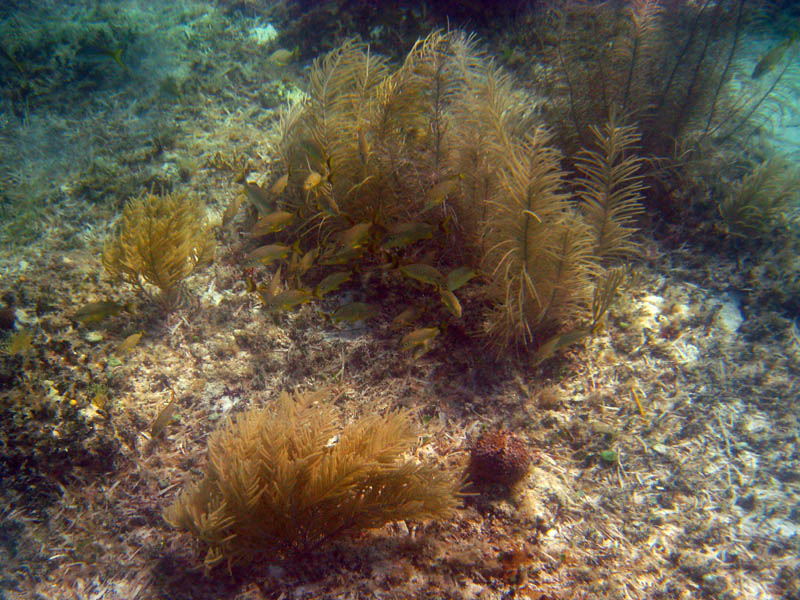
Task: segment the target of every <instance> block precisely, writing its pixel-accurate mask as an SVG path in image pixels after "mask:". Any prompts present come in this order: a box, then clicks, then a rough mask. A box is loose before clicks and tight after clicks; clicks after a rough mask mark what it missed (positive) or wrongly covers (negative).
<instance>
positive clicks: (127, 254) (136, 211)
mask: <svg viewBox="0 0 800 600" xmlns="http://www.w3.org/2000/svg"><path fill="white" fill-rule="evenodd" d="M213 256H214V237H213V235H212V234H211V232H210V227H209V225H208V223H207V221H206V218H205V210H204V208H203V206H202V204H199V203H197V202H194V201H192V200H190V199H189V198H188V197H187V196H186V195H183V194H163V195H159V194H152V193H148V194H143V195H141V196H139V197H136V198H132V199H131V200H130V201H128V203H127V204H126V205H125V209H124V210H123V213H122V218H121V220H120V225H119V232H118V233H117V235H116V236H114V238H112V239H111V240H110V241H109V242H108V243H107V244H106V245H105V248H104V249H103V254H102V263H103V266H104V267H105V269H106V272H107V273H108V274H109V275H111V276H112V277H114V278H117V279H122V280H123V281H125V282H126V283H128V284H130V285H131V286H133V287H134V289H136V290H137V291H138V292H139V293H141V294H142V295H144V296H145V297H147V298H149V299H151V300H153V301H155V302H157V303H158V304H159V305H161V306H162V307H163V308H164V309H167V310H168V309H172V308H175V307H176V306H177V305H178V304H180V302H181V299H182V293H183V283H184V280H185V279H186V278H187V277H188V276H189V275H191V274H192V273H193V272H195V271H196V270H197V269H199V268H200V267H202V266H204V265H207V264H209V263H210V262H211V260H212V259H213Z"/></svg>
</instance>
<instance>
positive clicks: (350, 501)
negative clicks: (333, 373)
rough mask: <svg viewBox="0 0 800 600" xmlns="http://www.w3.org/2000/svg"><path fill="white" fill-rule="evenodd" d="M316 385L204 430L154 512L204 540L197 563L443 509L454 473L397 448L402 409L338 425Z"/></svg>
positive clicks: (408, 434) (404, 438) (409, 436)
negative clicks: (175, 487) (198, 471)
mask: <svg viewBox="0 0 800 600" xmlns="http://www.w3.org/2000/svg"><path fill="white" fill-rule="evenodd" d="M327 401H328V397H327V394H326V393H325V392H314V393H305V394H298V395H295V396H291V395H289V394H287V393H283V394H281V396H280V398H279V399H278V402H277V407H276V408H275V410H270V409H255V410H250V411H248V412H246V413H243V414H241V415H239V416H238V417H237V418H236V419H235V420H233V421H231V422H229V423H228V424H227V425H225V426H224V427H222V428H221V429H219V430H218V431H216V432H215V433H213V434H212V435H211V437H210V439H209V442H208V465H207V468H206V474H205V477H204V479H203V480H202V481H200V482H199V483H198V484H196V485H193V486H191V487H189V488H188V489H187V490H186V491H184V492H183V494H182V495H181V496H180V498H178V500H177V501H176V502H175V503H174V504H173V505H172V506H171V507H169V508H168V509H167V510H166V511H165V513H164V518H165V519H166V520H167V522H169V523H170V524H171V525H173V526H174V527H177V528H178V529H183V530H186V531H189V532H191V533H192V534H193V535H194V536H195V537H197V539H198V540H200V541H201V542H202V543H203V544H204V546H205V547H207V548H208V550H207V553H206V556H205V560H204V564H205V567H206V568H207V569H211V568H213V567H215V566H216V565H219V564H220V563H223V562H227V564H228V566H229V567H230V566H231V565H233V564H239V563H247V562H250V561H253V560H255V559H256V558H258V557H268V558H270V559H274V558H276V557H286V556H291V555H295V554H297V553H302V552H307V551H309V550H311V549H313V548H315V547H316V546H318V545H319V544H321V543H323V542H326V541H328V540H330V539H333V538H336V537H338V536H341V535H344V534H346V533H352V532H357V531H360V530H364V529H369V528H375V527H380V526H382V525H384V524H386V523H389V522H392V521H398V520H404V519H411V520H423V519H444V518H447V517H449V516H451V515H453V513H454V511H455V509H456V508H457V507H458V505H459V504H460V499H459V498H460V496H459V494H460V489H461V486H462V483H463V481H462V478H461V476H460V475H457V474H455V473H453V472H450V471H447V470H442V469H440V468H438V467H436V466H434V465H431V464H423V463H419V462H417V461H415V460H413V459H410V458H407V453H408V451H409V450H411V449H412V447H413V446H414V444H415V442H416V440H417V433H416V432H415V431H414V428H413V427H412V424H411V420H410V418H409V415H408V413H404V412H390V413H388V414H386V415H384V416H371V417H366V418H363V419H361V420H358V421H356V422H354V423H351V424H349V425H347V426H345V427H344V428H341V427H339V425H338V423H337V421H338V419H337V415H336V412H335V410H334V409H333V407H331V406H330V404H327Z"/></svg>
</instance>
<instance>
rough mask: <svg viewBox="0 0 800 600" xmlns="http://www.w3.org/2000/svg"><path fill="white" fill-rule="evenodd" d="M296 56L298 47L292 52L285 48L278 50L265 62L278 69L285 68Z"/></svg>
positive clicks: (298, 52)
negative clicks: (276, 66)
mask: <svg viewBox="0 0 800 600" xmlns="http://www.w3.org/2000/svg"><path fill="white" fill-rule="evenodd" d="M298 54H300V47H299V46H295V47H294V50H287V49H286V48H278V49H277V50H275V52H273V53H272V54H270V55H269V56H268V57H267V62H271V63H272V64H275V65H278V66H279V67H285V66H286V65H288V64H289V63H290V62H292V61H293V60H294V59H295V58H297V56H298Z"/></svg>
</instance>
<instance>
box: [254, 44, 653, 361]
mask: <svg viewBox="0 0 800 600" xmlns="http://www.w3.org/2000/svg"><path fill="white" fill-rule="evenodd" d="M536 106H537V104H536V101H535V99H534V98H533V97H532V96H530V95H529V94H527V93H525V92H524V91H522V90H520V89H518V88H516V87H515V86H514V84H513V82H512V80H511V78H510V76H508V74H506V73H504V72H503V71H502V70H501V69H500V68H498V67H497V66H496V65H494V64H493V63H492V62H491V61H490V60H488V59H487V58H485V57H484V56H482V55H481V54H480V52H478V51H477V49H476V47H475V44H474V41H473V40H472V39H471V38H469V37H468V36H466V35H464V34H462V33H460V32H448V33H443V32H434V33H432V34H430V35H429V36H428V37H427V38H425V39H424V40H421V41H419V42H418V43H417V44H416V45H415V46H414V48H413V49H412V50H411V52H410V53H409V54H408V56H407V57H406V59H405V61H404V63H403V64H402V66H401V67H399V68H397V69H392V68H391V67H390V66H389V65H388V63H387V61H386V59H384V58H383V57H380V56H378V55H376V54H375V53H373V52H371V51H370V50H369V48H368V47H366V46H364V45H361V44H357V43H355V42H352V41H350V42H346V43H345V44H343V45H342V46H341V47H340V48H338V49H336V50H334V51H332V52H331V53H329V54H328V55H326V56H324V57H322V58H320V59H318V60H317V61H315V63H314V65H313V67H312V70H311V74H310V81H309V90H308V98H307V99H306V100H304V101H301V102H299V103H296V104H295V105H293V106H291V107H289V108H288V109H287V110H286V111H285V113H284V115H283V118H282V121H281V140H280V142H279V143H278V147H277V149H278V154H279V156H280V158H281V161H282V172H279V173H278V174H277V177H276V178H275V180H274V181H273V183H272V184H271V185H270V186H268V187H267V186H265V187H264V189H263V190H262V192H263V195H265V196H267V197H270V198H271V202H258V203H254V204H255V205H256V208H257V209H259V211H260V219H259V220H258V222H257V223H256V224H255V226H254V227H253V229H252V231H251V233H252V235H253V237H255V238H256V239H258V240H261V241H262V243H263V244H264V245H262V246H259V247H258V248H256V249H255V250H253V251H252V252H251V253H250V254H249V255H248V260H249V261H250V263H251V264H252V263H253V262H255V263H258V262H261V263H263V264H271V263H273V262H277V263H278V264H279V265H280V268H279V269H278V271H277V272H276V273H275V274H274V275H273V277H272V281H271V283H270V285H269V286H264V287H260V288H257V287H255V286H253V287H252V289H253V290H254V291H257V292H258V293H259V294H260V295H261V298H262V300H263V301H264V304H265V305H266V306H267V308H269V309H270V310H283V309H288V308H292V307H294V306H297V305H299V304H303V303H306V302H311V301H315V300H317V299H318V298H321V297H322V296H324V295H326V294H328V293H330V292H333V291H335V290H336V289H337V288H338V287H340V286H342V285H344V284H346V283H347V284H348V285H351V284H353V283H357V282H360V281H368V280H370V279H371V278H375V280H381V281H385V282H388V283H389V284H390V285H396V286H400V287H401V288H407V289H411V290H419V291H421V292H422V294H421V297H423V298H425V299H427V300H423V301H422V302H421V303H420V305H419V306H417V307H416V309H417V316H418V315H419V314H422V313H425V314H427V315H428V318H429V320H430V319H431V315H434V317H433V318H437V317H436V316H435V315H437V314H438V315H439V316H438V322H428V323H422V325H424V326H423V327H420V328H418V329H413V330H411V331H410V332H409V333H406V334H405V337H404V338H403V339H404V342H403V346H405V347H407V348H409V349H412V350H414V351H415V354H421V353H423V352H424V351H426V350H427V349H428V348H429V347H430V345H431V343H432V340H433V339H434V338H435V337H436V335H437V334H438V333H439V332H440V331H441V330H443V329H445V328H446V327H447V326H448V323H451V322H452V321H453V320H454V319H455V320H457V319H460V318H461V317H462V315H463V314H464V312H463V302H462V299H463V298H464V294H467V295H470V294H476V295H478V296H480V297H481V298H482V299H483V306H484V307H488V310H486V313H485V314H484V315H483V317H480V318H483V319H484V322H485V323H484V325H483V326H482V327H483V329H482V333H481V335H482V336H483V337H485V338H486V339H488V340H489V341H491V342H492V343H493V344H494V345H495V346H496V347H497V348H498V349H499V348H504V349H505V348H507V347H508V346H509V345H511V346H517V347H522V348H529V349H537V348H538V349H546V347H547V346H546V345H547V344H548V343H549V344H550V346H551V347H552V346H554V345H556V346H557V345H558V344H559V340H560V341H562V342H564V343H567V342H568V341H569V342H571V341H575V340H576V339H580V337H582V336H584V335H588V333H589V332H590V331H591V330H592V329H593V328H594V327H596V326H597V324H598V323H599V322H600V320H601V318H602V316H603V314H604V313H605V312H606V310H607V309H608V306H609V304H610V302H611V300H612V299H613V296H614V292H615V291H616V289H617V288H618V286H619V285H620V283H621V281H622V276H621V272H620V271H619V269H618V268H617V266H618V265H620V264H622V263H623V262H624V261H625V260H626V259H627V258H629V257H630V256H631V255H632V254H633V253H634V251H635V248H636V243H635V241H634V238H633V235H634V231H635V228H634V218H635V216H636V215H637V213H638V212H639V211H640V210H641V208H640V206H639V198H640V193H641V190H642V189H643V184H642V181H641V177H640V176H639V174H638V170H639V161H638V160H637V159H636V157H635V154H634V145H635V143H636V142H637V140H638V137H637V135H636V133H635V132H634V131H633V129H632V128H630V127H627V126H622V125H619V124H617V123H616V122H615V121H614V120H611V121H610V122H608V123H606V124H605V125H600V126H598V127H597V128H594V129H593V130H592V132H593V139H592V142H591V144H590V145H588V146H587V147H586V148H585V149H584V151H583V152H582V153H581V155H580V159H579V162H578V164H577V166H576V169H575V171H574V173H573V174H572V180H571V181H570V180H569V177H568V175H569V174H568V173H567V172H566V171H565V170H564V169H563V168H562V166H561V163H560V158H561V154H560V152H559V151H558V150H556V149H555V148H553V147H552V145H551V136H550V134H549V133H548V132H547V130H546V129H545V128H544V127H543V126H542V125H541V121H540V119H539V117H538V116H537V113H536V110H535V109H536ZM270 204H271V205H273V206H274V209H272V208H271V207H270ZM315 282H316V283H315ZM284 287H286V288H287V289H285V290H284V291H280V290H281V289H283V288H284ZM462 288H464V290H463V292H462ZM470 289H472V290H473V291H470ZM456 292H457V293H456ZM354 313H355V314H354V316H353V317H352V320H357V319H358V318H367V316H362V315H367V314H368V311H366V310H361V311H354ZM415 320H416V317H414V316H412V315H408V314H405V313H403V312H399V314H398V315H396V317H395V324H397V325H398V328H399V329H401V330H403V329H405V330H406V331H408V330H410V329H411V327H413V323H414V321H415ZM409 336H410V337H409ZM564 336H566V337H564ZM417 341H418V342H419V343H417ZM551 351H552V349H551V350H549V351H548V352H551Z"/></svg>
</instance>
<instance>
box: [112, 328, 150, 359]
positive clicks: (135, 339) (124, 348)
mask: <svg viewBox="0 0 800 600" xmlns="http://www.w3.org/2000/svg"><path fill="white" fill-rule="evenodd" d="M143 335H144V331H140V332H139V333H134V334H131V335H129V336H128V337H126V338H125V339H124V340H123V342H122V343H121V344H120V345H119V346H117V354H125V353H127V352H130V351H131V350H132V349H133V347H134V346H136V344H138V343H139V340H141V339H142V336H143Z"/></svg>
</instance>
